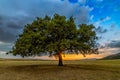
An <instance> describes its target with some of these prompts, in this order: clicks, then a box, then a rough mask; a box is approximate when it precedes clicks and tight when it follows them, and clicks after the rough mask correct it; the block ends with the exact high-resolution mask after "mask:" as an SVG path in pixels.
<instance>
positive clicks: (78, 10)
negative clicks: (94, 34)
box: [0, 0, 93, 42]
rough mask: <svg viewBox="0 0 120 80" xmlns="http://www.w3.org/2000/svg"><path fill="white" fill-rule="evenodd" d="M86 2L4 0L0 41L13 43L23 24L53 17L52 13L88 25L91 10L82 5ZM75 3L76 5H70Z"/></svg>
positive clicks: (80, 0) (0, 16) (72, 0)
mask: <svg viewBox="0 0 120 80" xmlns="http://www.w3.org/2000/svg"><path fill="white" fill-rule="evenodd" d="M85 2H86V0H64V1H61V0H35V1H34V0H29V3H28V1H24V0H17V1H16V0H12V1H8V0H4V1H0V8H1V7H2V8H1V12H0V41H2V42H12V41H15V40H16V38H17V36H18V34H19V33H20V32H21V31H22V29H23V27H24V25H25V24H27V23H30V22H31V21H32V20H34V19H35V18H36V17H44V16H45V15H49V16H53V14H54V13H58V14H60V15H65V16H66V17H70V16H73V17H74V18H75V20H76V22H77V24H80V23H88V22H89V21H90V15H89V13H90V11H92V10H93V8H90V7H89V6H85V5H82V6H80V5H79V3H81V4H83V3H85ZM71 3H76V4H71Z"/></svg>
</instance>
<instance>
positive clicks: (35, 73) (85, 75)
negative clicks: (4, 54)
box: [0, 60, 120, 80]
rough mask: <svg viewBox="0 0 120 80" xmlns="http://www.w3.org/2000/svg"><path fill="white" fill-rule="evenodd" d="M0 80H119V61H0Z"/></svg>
mask: <svg viewBox="0 0 120 80" xmlns="http://www.w3.org/2000/svg"><path fill="white" fill-rule="evenodd" d="M0 80H120V60H81V61H64V66H62V67H59V66H57V61H38V60H37V61H32V60H28V61H27V60H23V61H22V60H19V61H17V60H0Z"/></svg>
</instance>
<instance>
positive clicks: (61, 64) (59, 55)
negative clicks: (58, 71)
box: [58, 51, 63, 66]
mask: <svg viewBox="0 0 120 80" xmlns="http://www.w3.org/2000/svg"><path fill="white" fill-rule="evenodd" d="M58 58H59V63H58V66H63V60H62V51H60V52H59V53H58Z"/></svg>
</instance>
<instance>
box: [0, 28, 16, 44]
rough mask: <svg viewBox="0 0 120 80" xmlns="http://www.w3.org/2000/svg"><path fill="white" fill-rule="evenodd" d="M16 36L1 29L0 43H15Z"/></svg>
mask: <svg viewBox="0 0 120 80" xmlns="http://www.w3.org/2000/svg"><path fill="white" fill-rule="evenodd" d="M16 38H17V37H16V35H14V34H12V33H10V32H9V31H5V30H4V29H3V28H0V41H2V42H13V41H14V40H15V39H16Z"/></svg>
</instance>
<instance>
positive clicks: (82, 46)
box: [10, 14, 97, 57]
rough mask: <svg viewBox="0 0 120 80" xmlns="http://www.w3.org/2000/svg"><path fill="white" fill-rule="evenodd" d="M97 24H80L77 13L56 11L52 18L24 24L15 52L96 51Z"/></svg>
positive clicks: (25, 54) (38, 19) (31, 53)
mask: <svg viewBox="0 0 120 80" xmlns="http://www.w3.org/2000/svg"><path fill="white" fill-rule="evenodd" d="M94 28H95V27H94V26H93V25H87V24H81V25H79V28H77V27H76V25H75V22H74V19H73V17H70V18H69V19H66V17H65V16H60V15H58V14H55V15H54V16H53V17H52V18H50V17H49V16H45V17H44V18H40V17H38V18H37V19H36V20H34V21H33V22H32V23H31V24H27V25H25V27H24V30H23V33H22V34H21V35H19V38H18V39H17V41H16V43H15V45H14V47H13V49H12V51H10V52H11V53H13V54H14V55H21V56H22V57H24V56H33V55H40V54H42V53H46V52H49V53H50V55H53V54H58V53H59V52H61V51H62V52H67V53H69V52H74V53H82V54H83V55H85V54H88V53H89V54H90V53H96V52H97V49H96V40H97V37H96V32H95V30H94Z"/></svg>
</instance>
